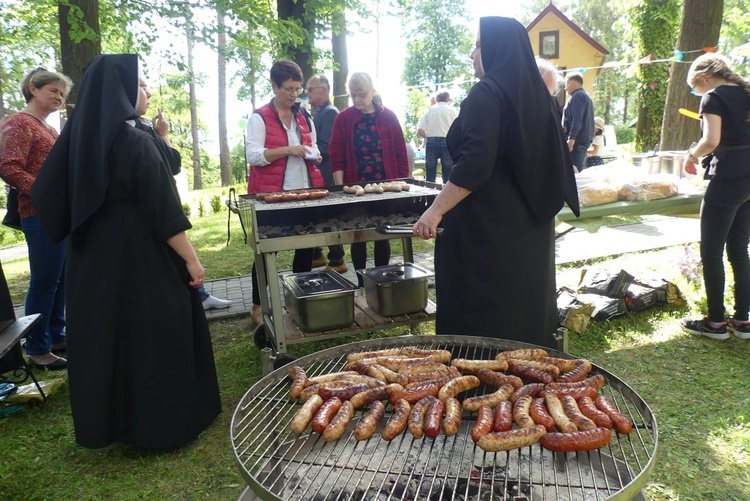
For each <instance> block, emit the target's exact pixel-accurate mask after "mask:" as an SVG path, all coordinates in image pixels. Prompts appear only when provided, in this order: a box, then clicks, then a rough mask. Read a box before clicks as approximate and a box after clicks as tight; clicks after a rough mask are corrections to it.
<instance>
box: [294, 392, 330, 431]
mask: <svg viewBox="0 0 750 501" xmlns="http://www.w3.org/2000/svg"><path fill="white" fill-rule="evenodd" d="M321 405H323V399H322V398H320V396H319V395H313V396H312V397H310V398H309V399H308V400H307V402H305V403H304V404H302V406H301V407H300V408H299V410H298V411H297V413H296V414H295V415H294V417H293V418H292V424H291V426H290V428H291V429H292V433H296V434H297V435H299V434H300V433H302V432H303V431H305V429H307V425H309V424H310V422H311V421H312V419H313V416H314V415H315V412H316V411H317V410H318V409H320V406H321Z"/></svg>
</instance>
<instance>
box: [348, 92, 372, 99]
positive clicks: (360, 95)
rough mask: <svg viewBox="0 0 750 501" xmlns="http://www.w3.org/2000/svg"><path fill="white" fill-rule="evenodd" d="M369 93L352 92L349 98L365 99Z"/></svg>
mask: <svg viewBox="0 0 750 501" xmlns="http://www.w3.org/2000/svg"><path fill="white" fill-rule="evenodd" d="M368 94H369V92H352V93H351V94H349V97H350V98H352V99H366V98H367V95H368Z"/></svg>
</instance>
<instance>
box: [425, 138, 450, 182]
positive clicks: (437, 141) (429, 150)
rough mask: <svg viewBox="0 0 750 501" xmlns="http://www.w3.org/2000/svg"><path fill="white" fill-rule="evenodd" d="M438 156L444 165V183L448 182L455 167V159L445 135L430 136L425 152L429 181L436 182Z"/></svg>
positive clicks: (426, 175) (426, 174)
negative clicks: (449, 149) (449, 150)
mask: <svg viewBox="0 0 750 501" xmlns="http://www.w3.org/2000/svg"><path fill="white" fill-rule="evenodd" d="M438 158H439V159H440V163H441V164H442V166H443V169H442V170H443V183H447V182H448V179H449V178H450V175H451V169H453V159H452V158H451V154H450V153H449V152H448V143H447V142H446V141H445V138H444V137H428V138H427V145H426V146H425V154H424V168H425V171H426V173H425V177H426V179H427V181H430V182H433V183H434V182H435V178H436V177H437V161H438Z"/></svg>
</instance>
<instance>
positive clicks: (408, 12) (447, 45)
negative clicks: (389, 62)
mask: <svg viewBox="0 0 750 501" xmlns="http://www.w3.org/2000/svg"><path fill="white" fill-rule="evenodd" d="M399 4H400V6H401V8H402V14H401V15H402V18H403V19H404V22H405V24H407V26H408V30H407V34H408V42H407V43H406V60H405V61H404V74H403V77H402V81H403V82H404V83H405V84H407V85H411V86H418V87H420V88H424V89H428V90H432V91H435V90H437V89H438V88H441V87H446V86H448V85H449V84H451V83H452V82H455V81H459V82H463V81H465V80H469V79H470V78H471V75H470V73H469V71H468V70H469V69H470V65H469V64H467V55H468V54H469V52H470V50H471V46H472V43H473V41H472V35H471V33H470V31H469V29H468V28H467V27H466V26H463V25H462V24H459V22H460V20H461V19H462V18H463V19H467V18H468V11H467V9H466V7H465V5H464V2H463V1H461V0H426V1H416V0H400V1H399Z"/></svg>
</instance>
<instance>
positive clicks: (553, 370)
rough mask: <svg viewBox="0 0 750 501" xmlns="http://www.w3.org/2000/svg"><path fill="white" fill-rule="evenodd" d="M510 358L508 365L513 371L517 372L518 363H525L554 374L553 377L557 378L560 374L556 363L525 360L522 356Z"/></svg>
mask: <svg viewBox="0 0 750 501" xmlns="http://www.w3.org/2000/svg"><path fill="white" fill-rule="evenodd" d="M507 360H508V367H510V369H511V370H512V371H514V372H515V369H514V368H513V367H515V366H516V365H523V366H526V367H531V368H532V369H536V370H538V371H542V372H546V373H547V374H549V375H550V376H552V379H554V378H556V377H557V376H559V375H560V368H559V367H557V366H556V365H552V364H548V363H545V362H541V361H539V360H524V359H522V358H509V359H507Z"/></svg>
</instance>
